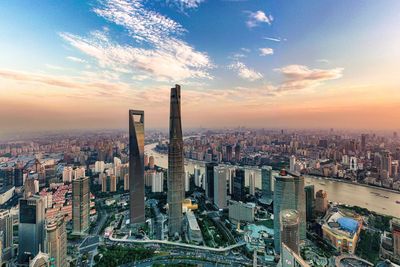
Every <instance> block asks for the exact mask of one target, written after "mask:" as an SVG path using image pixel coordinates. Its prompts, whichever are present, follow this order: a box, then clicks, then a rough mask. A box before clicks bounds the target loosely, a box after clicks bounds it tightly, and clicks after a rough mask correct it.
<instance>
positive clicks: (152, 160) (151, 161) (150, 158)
mask: <svg viewBox="0 0 400 267" xmlns="http://www.w3.org/2000/svg"><path fill="white" fill-rule="evenodd" d="M149 168H150V169H154V156H150V157H149Z"/></svg>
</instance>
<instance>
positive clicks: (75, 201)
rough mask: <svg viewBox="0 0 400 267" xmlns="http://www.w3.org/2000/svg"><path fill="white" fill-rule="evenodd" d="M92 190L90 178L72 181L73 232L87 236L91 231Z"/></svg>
mask: <svg viewBox="0 0 400 267" xmlns="http://www.w3.org/2000/svg"><path fill="white" fill-rule="evenodd" d="M89 212H90V188H89V177H81V178H78V179H75V180H72V232H73V234H76V235H83V234H87V232H88V230H89Z"/></svg>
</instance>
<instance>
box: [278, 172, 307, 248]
mask: <svg viewBox="0 0 400 267" xmlns="http://www.w3.org/2000/svg"><path fill="white" fill-rule="evenodd" d="M305 202H306V199H305V192H304V177H303V176H293V175H290V174H289V173H287V172H286V170H284V169H283V170H281V172H280V174H279V175H277V176H275V191H274V231H275V232H274V244H275V250H276V251H277V253H280V243H281V242H280V220H279V218H280V217H279V216H280V212H281V211H282V210H285V209H294V210H297V211H298V214H299V217H300V226H299V236H300V240H305V238H306V207H305Z"/></svg>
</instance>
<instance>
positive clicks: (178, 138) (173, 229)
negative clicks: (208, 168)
mask: <svg viewBox="0 0 400 267" xmlns="http://www.w3.org/2000/svg"><path fill="white" fill-rule="evenodd" d="M170 105H171V106H170V115H169V146H168V214H169V225H168V227H169V235H170V236H171V235H174V234H175V233H180V232H181V229H182V201H183V198H184V196H185V192H184V187H183V185H184V178H185V171H184V162H183V138H182V123H181V87H180V86H179V85H175V87H174V88H171V103H170Z"/></svg>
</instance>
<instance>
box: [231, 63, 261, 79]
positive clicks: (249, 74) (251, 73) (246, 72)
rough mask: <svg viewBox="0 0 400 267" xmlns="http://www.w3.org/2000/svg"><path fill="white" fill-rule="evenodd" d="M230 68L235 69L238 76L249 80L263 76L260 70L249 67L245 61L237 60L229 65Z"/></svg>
mask: <svg viewBox="0 0 400 267" xmlns="http://www.w3.org/2000/svg"><path fill="white" fill-rule="evenodd" d="M228 68H229V69H231V70H235V71H236V72H237V74H238V76H239V77H240V78H242V79H245V80H248V81H256V80H259V79H262V78H263V75H262V74H261V73H260V72H257V71H255V70H253V69H250V68H249V67H247V66H246V65H245V64H244V63H243V62H240V61H236V62H234V63H232V64H231V65H229V66H228Z"/></svg>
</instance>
